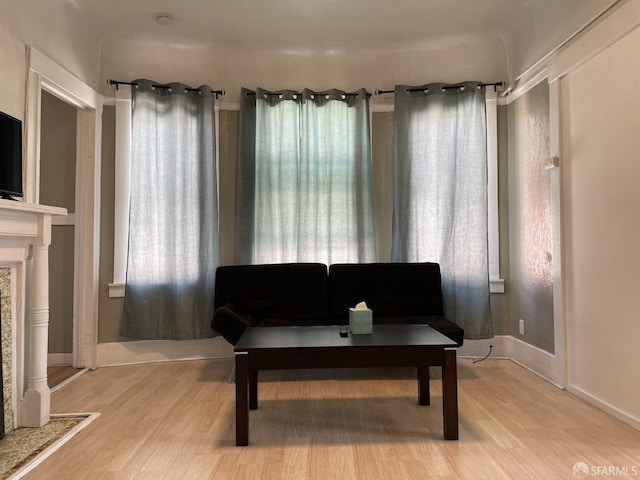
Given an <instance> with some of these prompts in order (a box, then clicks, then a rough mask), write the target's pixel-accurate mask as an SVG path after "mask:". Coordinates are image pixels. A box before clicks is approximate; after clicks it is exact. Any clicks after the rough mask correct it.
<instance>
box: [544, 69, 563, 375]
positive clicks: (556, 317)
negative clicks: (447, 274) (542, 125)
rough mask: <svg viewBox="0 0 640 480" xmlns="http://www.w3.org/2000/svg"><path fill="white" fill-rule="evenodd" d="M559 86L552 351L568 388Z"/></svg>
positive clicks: (553, 122)
mask: <svg viewBox="0 0 640 480" xmlns="http://www.w3.org/2000/svg"><path fill="white" fill-rule="evenodd" d="M560 93H561V92H560V82H559V81H553V82H551V83H550V84H549V155H550V156H551V157H552V158H556V159H558V162H557V163H558V167H554V168H551V169H549V170H547V171H548V172H549V180H550V187H551V241H552V245H551V248H552V265H551V269H552V278H553V283H552V288H553V351H554V353H555V356H556V364H555V372H556V376H555V380H556V382H557V383H558V384H559V385H561V386H565V385H566V384H567V359H566V354H565V352H566V319H565V302H564V298H565V294H564V283H563V278H564V264H563V262H564V260H563V245H564V233H563V229H562V225H563V214H562V212H563V205H562V181H561V180H562V177H561V175H562V171H561V167H560V165H561V162H560V160H559V156H560V142H561V138H560V137H561V132H560V129H561V127H560V109H561V107H560V104H561V95H560Z"/></svg>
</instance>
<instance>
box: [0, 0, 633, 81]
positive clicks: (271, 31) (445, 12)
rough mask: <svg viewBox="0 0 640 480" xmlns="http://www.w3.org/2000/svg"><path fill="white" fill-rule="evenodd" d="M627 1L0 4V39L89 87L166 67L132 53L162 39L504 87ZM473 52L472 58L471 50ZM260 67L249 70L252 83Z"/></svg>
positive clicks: (240, 57)
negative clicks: (343, 60) (26, 47)
mask: <svg viewBox="0 0 640 480" xmlns="http://www.w3.org/2000/svg"><path fill="white" fill-rule="evenodd" d="M626 1H630V0H181V1H180V2H177V1H176V0H46V1H44V0H2V3H3V8H2V15H0V36H1V34H2V31H1V30H2V29H3V28H4V29H7V30H8V31H10V32H12V33H14V34H15V35H16V37H17V38H19V39H21V40H22V41H23V42H24V43H26V44H32V45H34V46H36V47H37V48H40V49H42V50H43V51H44V52H45V53H46V54H48V55H51V56H52V58H53V59H54V60H57V61H59V62H60V63H61V64H64V65H66V66H67V68H69V69H70V70H71V71H72V72H74V73H76V74H77V75H79V76H80V77H81V78H86V79H91V82H90V83H94V82H93V80H92V79H94V78H96V77H97V73H96V72H98V71H99V70H100V69H102V70H104V72H102V73H101V74H102V75H122V76H123V78H128V77H131V78H134V77H135V75H136V74H150V75H151V74H154V75H156V76H160V75H162V73H163V72H164V71H166V67H165V69H164V70H162V71H160V72H157V71H154V70H153V68H152V67H154V66H155V64H153V62H152V60H153V59H150V56H149V55H147V57H143V55H144V54H145V52H147V51H149V50H152V49H153V48H155V50H154V51H156V52H157V51H160V50H162V47H163V46H166V47H167V48H169V49H172V51H173V52H177V54H180V55H185V56H188V55H193V52H195V51H199V50H198V48H196V49H194V46H196V47H202V48H201V49H200V51H203V52H208V54H209V56H211V52H216V51H218V50H220V49H228V51H229V52H238V51H240V52H242V53H241V54H235V53H229V55H228V58H229V62H230V63H231V64H233V63H234V62H235V63H236V64H239V63H241V62H245V63H246V62H251V61H254V58H255V56H256V55H261V53H260V52H277V55H278V57H279V58H280V57H282V55H283V54H285V56H286V55H287V54H292V56H295V55H300V54H304V55H305V56H306V57H309V56H313V55H315V54H320V55H321V56H322V57H323V58H325V59H326V58H328V57H331V56H332V55H336V56H340V55H342V54H347V56H350V57H351V58H353V57H354V56H355V57H363V58H365V57H366V58H367V59H369V60H368V63H366V65H367V66H369V67H368V68H373V69H378V70H379V69H381V68H382V69H384V70H390V69H395V70H397V71H398V72H399V73H398V76H399V78H395V77H394V75H391V74H388V75H386V77H389V78H386V77H385V78H382V77H380V80H381V81H382V82H385V83H388V84H389V85H392V84H394V82H395V81H401V82H402V81H420V80H417V79H415V80H414V79H412V78H411V76H410V75H407V74H403V73H402V72H401V71H400V70H398V66H401V67H403V68H405V67H406V64H407V62H409V63H412V62H413V63H415V62H422V61H424V59H425V58H428V59H434V58H435V59H437V61H436V62H435V65H436V67H433V68H444V69H445V70H446V67H447V66H450V64H452V63H455V64H456V68H455V71H453V70H452V71H451V76H452V77H455V79H457V78H472V77H473V78H479V79H483V80H492V79H493V76H496V78H498V77H500V78H499V79H501V80H503V79H504V80H507V82H508V83H512V82H513V81H514V80H515V79H517V78H518V76H519V75H520V74H522V73H523V72H524V71H525V70H527V69H528V68H529V67H531V66H532V65H534V64H535V63H536V62H537V61H539V60H540V59H541V58H542V57H544V56H545V55H546V54H548V53H549V52H551V51H552V50H554V48H556V47H557V46H558V45H560V44H561V43H563V42H564V41H565V40H567V39H568V38H569V37H571V36H572V35H574V34H575V33H576V32H578V31H580V30H581V29H582V28H583V27H584V26H585V25H587V24H590V23H591V22H593V21H594V19H596V18H597V17H599V16H600V14H602V13H603V12H605V11H607V10H610V8H611V7H612V6H615V5H616V4H617V5H621V4H622V3H624V2H626ZM159 12H168V13H171V14H172V15H174V16H175V19H176V21H175V24H173V25H171V26H161V25H158V24H157V23H156V21H155V16H156V14H157V13H159ZM158 47H160V48H158ZM132 50H138V51H139V52H138V53H137V55H139V57H140V58H141V60H140V61H139V63H140V68H139V69H135V68H125V67H131V62H129V63H127V62H126V61H117V59H118V55H121V54H122V53H123V52H124V51H128V53H129V55H130V56H132V55H133V56H132V57H131V58H134V56H135V55H136V53H135V52H134V53H131V51H132ZM105 52H106V57H107V60H106V66H105V64H104V61H103V63H102V65H101V64H100V62H101V58H105ZM410 52H418V53H416V54H409V53H410ZM476 52H483V53H482V55H481V56H480V57H478V56H477V55H476ZM269 55H271V53H269ZM460 55H462V56H460ZM342 56H343V57H344V56H345V55H342ZM111 57H113V58H111ZM201 58H206V57H205V56H201ZM263 58H267V57H266V56H264V55H263ZM269 58H271V57H269ZM371 58H374V59H375V58H378V59H379V61H378V62H377V63H376V62H375V61H372V60H370V59H371ZM383 58H386V59H392V60H390V61H386V60H385V61H382V59H383ZM145 61H146V63H144V62H145ZM399 62H402V63H399ZM467 62H471V63H476V64H478V63H481V64H486V65H487V68H486V69H485V70H486V72H488V73H487V75H484V74H483V72H482V71H480V72H479V71H478V68H475V69H474V68H470V69H468V70H465V68H466V67H465V66H466V65H467ZM142 63H144V65H143V64H142ZM156 63H157V62H156ZM192 63H193V64H194V65H195V64H196V63H197V60H194V61H193V62H192ZM363 64H364V62H363ZM489 64H491V65H489ZM76 65H77V66H76ZM269 65H270V64H269V62H267V61H265V62H264V63H263V65H262V67H261V69H262V70H264V71H265V78H266V75H267V73H270V74H273V73H274V72H272V71H271V72H268V71H267V67H269ZM307 65H308V64H305V68H306V66H307ZM323 65H324V64H323ZM430 65H434V63H430ZM501 65H502V66H501ZM199 66H200V70H199V71H198V72H192V74H191V75H182V76H184V77H187V78H188V80H189V81H192V82H194V83H195V82H197V81H201V77H205V78H202V80H204V81H205V82H206V81H209V80H208V79H209V77H210V75H205V74H208V72H207V71H206V69H203V68H202V67H203V65H202V64H201V63H200V64H199ZM120 67H122V68H120ZM142 67H144V68H142ZM334 67H335V64H334ZM334 67H332V68H334ZM357 67H358V68H360V69H361V65H358V66H357ZM476 67H477V65H476ZM241 68H243V67H236V66H235V65H233V66H232V67H228V68H227V71H228V72H230V73H229V75H230V76H231V75H235V73H236V72H235V70H238V69H241ZM270 68H280V67H279V65H278V67H274V66H271V67H270ZM318 68H321V67H318ZM322 68H324V67H322ZM334 69H335V68H334ZM405 69H406V68H405ZM134 70H135V71H134ZM137 70H140V72H139V71H137ZM259 70H260V68H257V69H254V71H253V72H252V74H251V78H253V77H255V74H256V72H258V71H259ZM416 70H417V67H416ZM421 70H424V68H422V69H421ZM168 73H170V72H168ZM240 73H242V72H240ZM240 73H238V75H237V76H238V82H239V83H242V82H246V81H247V80H246V79H247V78H248V76H247V75H244V76H242V77H241V76H240ZM258 73H259V72H258ZM369 73H371V72H369ZM479 73H480V74H479ZM308 75H310V76H311V75H315V72H309V73H308ZM338 75H343V73H342V72H338V73H336V77H337V76H338ZM182 76H181V78H182ZM343 76H344V75H343ZM351 76H353V75H351ZM369 76H372V75H369ZM433 76H434V77H436V78H440V77H443V78H444V77H446V75H444V76H443V75H440V74H439V73H438V74H434V75H433ZM485 76H487V78H485ZM419 77H420V79H422V78H431V76H428V75H424V74H421V75H420V76H419ZM505 77H506V78H505ZM345 78H346V77H345ZM214 80H215V78H214ZM226 80H227V79H224V78H223V79H221V80H219V81H226ZM332 80H333V79H332ZM336 80H341V79H340V78H336ZM230 81H231V80H229V82H230ZM256 81H264V79H261V78H257V79H256ZM299 81H307V80H306V79H304V78H301V79H299ZM355 81H358V82H359V84H361V83H362V82H361V81H360V79H355V78H354V82H355ZM225 83H228V82H225ZM280 83H281V82H280ZM338 83H340V84H343V83H345V82H343V81H340V82H338ZM231 84H232V86H233V83H232V82H231ZM383 86H384V85H383Z"/></svg>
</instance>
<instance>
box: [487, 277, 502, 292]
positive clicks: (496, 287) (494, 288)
mask: <svg viewBox="0 0 640 480" xmlns="http://www.w3.org/2000/svg"><path fill="white" fill-rule="evenodd" d="M489 291H490V292H491V293H504V279H502V278H490V279H489Z"/></svg>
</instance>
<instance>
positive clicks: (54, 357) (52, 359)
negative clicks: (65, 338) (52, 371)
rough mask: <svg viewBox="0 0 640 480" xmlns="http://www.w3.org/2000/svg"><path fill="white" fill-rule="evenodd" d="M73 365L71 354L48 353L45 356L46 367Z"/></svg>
mask: <svg viewBox="0 0 640 480" xmlns="http://www.w3.org/2000/svg"><path fill="white" fill-rule="evenodd" d="M72 363H73V353H49V354H48V355H47V365H48V366H50V367H51V366H56V365H71V364H72Z"/></svg>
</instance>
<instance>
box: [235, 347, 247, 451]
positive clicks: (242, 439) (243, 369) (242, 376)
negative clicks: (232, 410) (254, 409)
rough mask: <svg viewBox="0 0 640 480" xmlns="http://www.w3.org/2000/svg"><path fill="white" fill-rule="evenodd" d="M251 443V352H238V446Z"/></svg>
mask: <svg viewBox="0 0 640 480" xmlns="http://www.w3.org/2000/svg"><path fill="white" fill-rule="evenodd" d="M245 445H249V354H248V353H247V352H236V446H238V447H241V446H245Z"/></svg>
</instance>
